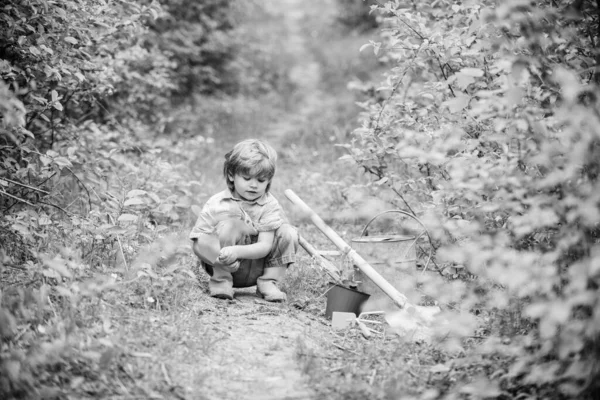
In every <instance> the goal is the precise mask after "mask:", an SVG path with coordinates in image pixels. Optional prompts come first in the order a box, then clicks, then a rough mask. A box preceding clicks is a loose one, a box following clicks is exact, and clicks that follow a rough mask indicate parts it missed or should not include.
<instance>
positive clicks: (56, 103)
mask: <svg viewBox="0 0 600 400" xmlns="http://www.w3.org/2000/svg"><path fill="white" fill-rule="evenodd" d="M52 107H54V108H55V109H56V110H58V111H62V110H63V106H62V104H60V103H59V102H58V101H56V102H54V103H52Z"/></svg>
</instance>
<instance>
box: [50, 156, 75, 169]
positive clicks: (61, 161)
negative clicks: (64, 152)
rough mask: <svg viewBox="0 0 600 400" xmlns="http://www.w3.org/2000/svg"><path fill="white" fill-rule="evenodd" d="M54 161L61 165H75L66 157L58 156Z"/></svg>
mask: <svg viewBox="0 0 600 400" xmlns="http://www.w3.org/2000/svg"><path fill="white" fill-rule="evenodd" d="M53 161H54V163H55V164H56V165H58V166H59V167H72V166H73V164H71V161H69V159H68V158H66V157H56V158H55V159H54V160H53Z"/></svg>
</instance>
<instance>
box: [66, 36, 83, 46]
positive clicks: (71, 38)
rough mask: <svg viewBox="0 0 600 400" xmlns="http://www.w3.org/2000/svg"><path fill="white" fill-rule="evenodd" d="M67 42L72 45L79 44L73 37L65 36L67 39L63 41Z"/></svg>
mask: <svg viewBox="0 0 600 400" xmlns="http://www.w3.org/2000/svg"><path fill="white" fill-rule="evenodd" d="M63 40H64V41H65V42H67V43H71V44H77V43H79V41H78V40H77V39H75V38H74V37H72V36H65V38H64V39H63Z"/></svg>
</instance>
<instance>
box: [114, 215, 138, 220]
mask: <svg viewBox="0 0 600 400" xmlns="http://www.w3.org/2000/svg"><path fill="white" fill-rule="evenodd" d="M137 219H138V217H137V215H133V214H121V215H120V216H119V219H118V221H120V222H133V221H137Z"/></svg>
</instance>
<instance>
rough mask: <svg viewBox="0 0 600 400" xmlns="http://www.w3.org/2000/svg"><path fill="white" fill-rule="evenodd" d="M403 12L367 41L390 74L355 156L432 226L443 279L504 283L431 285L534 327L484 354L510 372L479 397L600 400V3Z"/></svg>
mask: <svg viewBox="0 0 600 400" xmlns="http://www.w3.org/2000/svg"><path fill="white" fill-rule="evenodd" d="M400 7H401V6H399V3H398V2H387V3H385V4H382V5H381V7H380V11H381V12H383V13H387V15H386V18H385V27H386V29H385V31H383V34H384V36H385V37H384V39H383V40H382V41H381V42H374V41H373V42H371V43H370V44H368V45H366V46H365V47H371V48H373V49H374V50H375V53H376V54H378V55H379V56H380V58H381V60H382V61H384V62H388V63H389V65H390V70H389V72H388V73H387V76H386V78H387V79H386V81H385V82H384V83H383V84H382V85H381V87H380V88H379V89H378V92H379V93H381V94H383V95H384V96H383V100H382V98H376V97H374V98H373V99H371V101H370V102H366V103H365V104H363V105H364V107H365V111H364V113H363V116H364V118H363V123H362V126H361V127H360V128H358V129H356V130H355V132H354V138H353V140H352V143H351V144H348V145H346V147H347V149H348V151H349V153H350V155H349V156H348V157H351V158H352V159H354V160H355V161H356V162H357V163H358V164H359V165H360V166H361V167H362V168H363V169H364V170H365V171H366V172H367V173H369V174H372V175H373V176H374V178H375V179H374V182H373V186H374V187H376V188H379V189H380V190H381V191H383V192H386V191H392V192H394V193H395V194H396V202H397V205H398V206H399V207H402V208H405V209H409V210H410V211H413V212H415V213H417V214H419V216H420V217H421V218H422V219H423V220H424V221H425V222H426V224H427V225H428V227H429V228H430V231H431V234H432V236H433V237H434V239H435V242H436V243H435V244H436V247H437V254H436V262H437V263H436V265H437V266H438V268H439V272H441V273H443V274H447V273H449V272H448V271H452V272H450V274H452V273H454V272H456V271H468V272H469V273H471V274H475V275H477V276H479V277H480V279H484V280H489V281H491V282H493V283H495V284H496V285H497V286H496V287H498V288H499V289H494V290H483V291H482V290H480V287H478V286H477V285H462V286H457V287H455V288H453V290H454V293H449V292H448V289H446V290H444V289H445V288H448V285H447V284H445V283H440V282H438V283H433V282H430V283H429V284H428V283H425V287H424V289H425V290H426V291H428V292H430V294H434V293H436V290H437V291H438V293H441V295H438V296H437V297H438V298H439V299H440V300H441V301H444V300H448V299H450V298H462V301H461V302H460V304H461V306H462V307H463V308H464V309H467V310H468V309H473V308H474V307H475V306H482V305H483V306H484V307H486V308H487V309H489V310H494V309H495V310H498V312H497V313H496V315H497V316H501V315H508V314H516V315H518V316H519V317H518V318H517V320H519V321H522V326H521V328H523V329H514V330H509V331H505V332H504V334H509V336H511V340H510V342H509V343H510V344H507V343H508V342H506V341H504V342H503V341H502V340H492V339H491V338H490V340H488V342H487V344H488V346H486V347H480V348H478V351H480V352H481V351H483V352H484V353H485V354H488V355H490V356H501V357H503V358H505V359H508V360H511V362H512V364H511V365H510V367H509V368H508V369H506V370H503V369H500V370H497V371H495V372H494V373H490V374H489V375H488V379H489V380H491V381H493V382H492V383H490V384H489V385H487V386H486V385H475V386H476V387H477V388H476V389H472V390H475V391H474V392H473V391H472V392H470V393H471V394H473V395H476V396H477V397H485V396H492V397H493V396H497V395H499V393H503V394H505V395H506V396H509V397H513V398H514V397H519V396H526V395H528V394H531V395H534V393H537V394H538V395H539V396H542V397H553V398H566V397H577V398H590V399H591V398H595V397H597V394H598V391H599V390H600V387H599V386H598V382H599V379H598V377H599V370H598V364H597V358H598V352H599V349H600V347H599V346H598V343H597V338H598V334H599V325H598V323H597V321H598V310H599V307H598V305H599V300H600V298H599V296H598V290H597V289H598V287H599V284H600V269H598V267H597V266H598V265H600V248H599V247H598V243H599V239H600V211H599V208H598V204H599V203H598V193H600V182H599V180H598V171H599V168H600V164H599V160H600V157H599V156H600V131H599V130H598V127H599V126H600V124H599V122H600V121H599V115H598V112H597V110H598V81H599V76H600V75H599V74H598V72H597V68H598V63H597V55H596V50H595V48H596V47H595V45H594V43H596V42H597V40H598V39H599V38H598V34H597V32H598V24H599V22H598V19H597V17H596V15H597V9H596V5H595V4H592V2H575V3H572V4H571V3H570V2H569V3H560V4H559V5H557V3H556V2H549V1H539V2H535V3H532V2H522V1H509V2H492V1H489V2H484V3H480V2H478V3H476V2H463V3H462V4H457V3H453V2H438V1H435V2H423V3H419V4H418V5H416V6H415V7H416V10H415V9H413V8H412V7H410V8H409V7H407V8H400ZM434 288H437V289H434ZM456 290H459V292H458V293H457V292H456ZM521 309H522V310H523V311H522V312H521ZM493 315H494V314H492V316H493ZM530 322H531V323H534V325H533V329H532V330H529V329H528V328H527V327H529V325H528V324H529V323H530ZM507 332H508V333H507ZM492 334H498V332H492ZM475 386H474V387H475ZM455 390H456V391H460V390H461V389H460V387H459V386H457V387H456V389H455ZM451 393H454V392H453V390H450V389H448V391H447V394H448V396H449V398H453V397H452V396H453V395H452V394H451ZM534 396H535V395H534Z"/></svg>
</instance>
